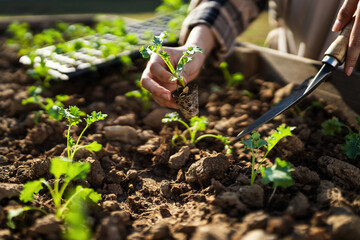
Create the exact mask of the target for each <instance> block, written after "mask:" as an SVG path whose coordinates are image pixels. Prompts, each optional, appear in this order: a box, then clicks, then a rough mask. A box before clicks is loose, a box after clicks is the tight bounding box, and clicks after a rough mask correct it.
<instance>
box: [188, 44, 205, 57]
mask: <svg viewBox="0 0 360 240" xmlns="http://www.w3.org/2000/svg"><path fill="white" fill-rule="evenodd" d="M195 53H203V50H202V49H201V48H200V47H198V46H196V47H188V49H187V51H186V52H185V53H184V54H186V55H188V56H192V55H194V54H195Z"/></svg>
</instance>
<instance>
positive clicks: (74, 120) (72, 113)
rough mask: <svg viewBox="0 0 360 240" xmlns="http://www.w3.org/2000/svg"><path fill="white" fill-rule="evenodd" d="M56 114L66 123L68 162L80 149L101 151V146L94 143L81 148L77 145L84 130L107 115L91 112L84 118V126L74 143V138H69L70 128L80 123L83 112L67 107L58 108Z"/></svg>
mask: <svg viewBox="0 0 360 240" xmlns="http://www.w3.org/2000/svg"><path fill="white" fill-rule="evenodd" d="M58 112H59V114H60V115H61V116H63V117H65V118H66V119H67V121H68V130H67V133H66V149H67V157H68V158H69V159H70V160H73V159H74V156H75V153H76V152H77V151H78V150H79V149H81V148H87V149H88V150H89V151H91V152H98V151H100V150H101V149H102V145H101V144H99V143H98V142H96V141H94V142H92V143H90V144H87V145H81V146H80V145H79V143H80V139H81V137H82V136H83V134H84V132H85V131H86V129H88V128H89V127H90V125H91V124H93V123H95V122H97V121H100V120H104V119H105V118H106V117H107V114H102V113H101V112H95V111H93V112H92V113H91V114H90V115H87V117H86V118H84V120H85V122H86V126H85V127H84V129H83V130H82V131H81V133H80V135H79V137H78V139H77V141H76V142H75V140H74V138H73V137H71V136H70V132H71V128H72V127H76V126H78V124H79V123H80V122H82V120H81V116H83V112H82V111H80V109H79V108H78V107H76V106H69V108H67V109H64V108H62V107H59V108H58Z"/></svg>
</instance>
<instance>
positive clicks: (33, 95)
mask: <svg viewBox="0 0 360 240" xmlns="http://www.w3.org/2000/svg"><path fill="white" fill-rule="evenodd" d="M28 92H29V96H30V97H28V98H27V99H23V100H22V101H21V104H23V105H26V104H30V103H34V104H36V105H38V106H40V107H41V108H42V110H39V111H36V112H35V116H34V122H35V123H38V122H39V117H40V114H42V113H46V114H48V116H49V118H51V119H55V120H56V121H61V120H62V115H60V114H59V112H58V110H57V109H58V108H59V107H64V104H63V102H65V101H66V100H67V99H68V98H69V96H68V95H56V96H55V101H54V100H53V99H51V98H45V99H43V98H42V97H41V96H40V93H41V92H42V88H41V87H35V86H31V87H30V88H29V90H28Z"/></svg>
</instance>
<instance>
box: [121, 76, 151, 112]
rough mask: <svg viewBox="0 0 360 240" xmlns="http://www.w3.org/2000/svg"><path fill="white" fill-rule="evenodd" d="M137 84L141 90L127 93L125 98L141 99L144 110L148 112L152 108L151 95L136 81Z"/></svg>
mask: <svg viewBox="0 0 360 240" xmlns="http://www.w3.org/2000/svg"><path fill="white" fill-rule="evenodd" d="M135 84H136V86H137V87H138V88H139V90H134V91H130V92H127V93H125V97H127V98H130V97H134V98H138V99H140V100H141V103H142V108H143V109H144V110H145V111H148V110H149V108H150V102H151V94H150V92H149V91H148V90H146V89H145V88H143V86H141V83H140V81H139V80H136V81H135Z"/></svg>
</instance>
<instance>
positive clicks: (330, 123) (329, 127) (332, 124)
mask: <svg viewBox="0 0 360 240" xmlns="http://www.w3.org/2000/svg"><path fill="white" fill-rule="evenodd" d="M342 126H343V124H342V123H341V122H340V121H339V119H338V118H333V119H328V120H326V121H325V122H323V123H322V124H321V128H322V132H323V133H324V134H325V135H330V136H334V135H335V133H340V132H341V127H342Z"/></svg>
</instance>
